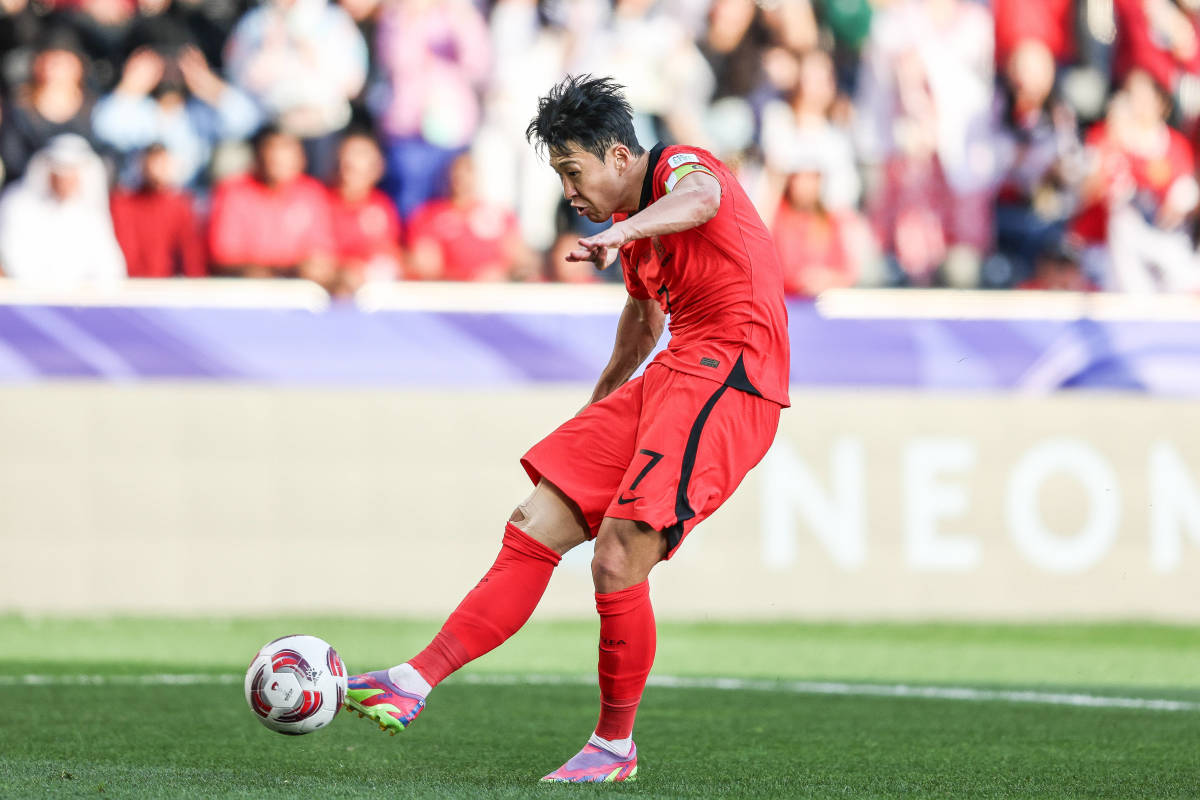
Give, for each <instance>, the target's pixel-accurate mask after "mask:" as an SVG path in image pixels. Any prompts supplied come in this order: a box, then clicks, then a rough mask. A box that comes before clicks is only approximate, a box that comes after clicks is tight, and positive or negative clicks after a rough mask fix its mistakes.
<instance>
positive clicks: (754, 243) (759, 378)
mask: <svg viewBox="0 0 1200 800" xmlns="http://www.w3.org/2000/svg"><path fill="white" fill-rule="evenodd" d="M692 172H704V173H706V174H708V175H711V176H713V177H714V178H716V179H717V181H718V182H720V184H721V205H720V208H719V209H718V210H717V214H716V216H714V217H713V218H712V219H710V220H709V221H708V222H705V223H704V224H702V225H698V226H696V227H694V228H691V229H689V230H686V231H681V232H679V233H672V234H666V235H663V236H652V237H649V238H646V239H637V240H635V241H632V242H629V243H628V244H625V245H624V246H622V247H621V267H622V270H623V272H624V275H625V286H626V288H627V289H628V290H629V294H630V296H632V297H635V298H639V299H649V298H655V299H657V300H658V304H659V305H660V306H661V307H662V309H663V311H664V312H666V313H667V314H668V315H669V329H670V331H671V341H670V343H669V344H668V345H667V348H666V349H665V350H663V351H662V352H661V353H659V354H658V356H656V357H655V359H654V360H655V362H657V363H661V364H663V365H664V366H667V367H670V368H672V369H675V370H678V371H680V372H685V373H688V374H690V375H697V376H699V377H702V378H709V379H711V380H713V381H716V382H718V383H722V384H725V385H728V386H730V387H733V388H735V389H740V390H742V391H746V392H749V393H751V394H756V395H759V396H761V397H764V398H766V399H767V400H770V401H772V402H775V403H778V404H780V405H782V406H787V405H789V399H788V368H789V366H790V363H791V352H790V345H789V341H788V326H787V308H786V306H785V305H784V302H783V271H782V269H781V267H780V264H779V258H778V255H777V253H776V250H775V245H774V244H773V243H772V241H771V234H770V232H769V231H768V230H767V227H766V225H764V224H763V221H762V219H761V218H760V217H759V216H758V212H757V211H756V210H755V208H754V206H753V205H752V204H751V202H750V198H749V197H748V196H747V195H746V192H745V190H743V189H742V187H741V184H739V182H738V180H737V178H736V177H734V175H733V173H732V172H730V171H729V169H728V167H726V166H725V165H724V164H722V163H721V161H720V160H719V159H717V158H716V156H714V155H713V154H712V153H709V152H708V151H706V150H702V149H700V148H698V147H687V146H680V145H674V146H671V147H664V146H663V145H662V144H659V145H657V146H655V147H654V149H653V150H651V151H650V162H649V166H648V167H647V169H646V180H645V182H644V183H643V185H642V197H641V204H640V208H639V210H640V209H641V208H645V207H646V206H648V205H649V204H650V203H652V202H654V201H655V200H658V199H659V198H661V197H663V196H665V195H666V194H668V193H669V192H671V191H672V190H674V189H675V186H676V184H677V183H678V182H679V181H680V180H682V179H683V178H685V177H687V176H688V175H689V174H691V173H692ZM627 216H628V215H626V214H615V215H614V216H613V219H614V220H615V221H619V220H622V219H625V218H626V217H627Z"/></svg>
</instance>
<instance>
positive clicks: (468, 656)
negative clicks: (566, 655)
mask: <svg viewBox="0 0 1200 800" xmlns="http://www.w3.org/2000/svg"><path fill="white" fill-rule="evenodd" d="M586 532H587V527H586V525H585V523H584V521H583V518H582V516H581V515H580V514H579V511H578V509H577V508H576V507H575V505H574V504H573V503H572V502H571V501H570V500H568V499H567V497H566V495H564V494H563V493H562V492H561V491H559V490H558V488H557V487H555V486H554V485H553V484H551V483H550V482H549V481H546V480H542V481H540V482H539V483H538V485H537V487H536V488H535V489H534V491H533V494H531V495H530V496H529V498H528V499H527V500H526V501H525V502H524V503H522V504H521V505H520V506H518V507H517V510H516V511H514V512H513V515H512V517H511V518H510V519H509V522H508V525H507V526H505V530H504V542H503V544H502V546H501V548H500V554H499V555H498V556H496V561H495V563H493V564H492V568H491V569H490V570H488V573H487V574H486V575H485V576H484V577H483V579H482V580H480V581H479V583H478V584H476V586H475V588H474V589H472V590H471V591H470V592H468V593H467V596H466V597H464V598H463V601H462V602H461V603H460V604H459V606H458V608H456V609H455V610H454V613H452V614H451V615H450V617H449V618H448V619H447V620H446V623H445V624H444V625H443V626H442V629H441V630H440V631H439V632H438V634H437V636H435V637H434V639H433V641H432V642H430V644H429V646H428V647H426V648H425V649H424V650H422V651H421V652H420V653H418V654H417V655H416V656H414V657H413V658H411V659H409V660H408V661H406V662H405V663H403V664H398V665H396V666H394V667H392V668H391V669H381V670H376V671H375V672H367V673H364V674H362V675H354V676H352V677H351V678H350V679H349V685H348V689H347V692H346V710H347V711H351V712H358V714H359V716H361V717H367V718H369V719H370V720H371V721H372V722H374V723H375V724H377V725H379V727H380V729H382V730H385V731H388V732H390V733H392V734H395V733H397V732H399V731H402V730H404V729H405V728H407V727H408V726H409V725H410V724H412V722H413V720H415V719H416V718H417V715H419V714H420V713H421V712H422V711H423V710H424V708H425V699H426V698H427V697H428V696H429V693H430V692H431V691H432V690H433V687H435V686H437V685H438V684H439V683H441V682H442V680H444V679H445V678H446V676H448V675H450V674H451V673H452V672H454V671H455V670H457V669H458V668H459V667H461V666H462V665H463V664H466V663H467V662H468V661H472V660H474V659H476V658H479V657H480V656H481V655H483V654H484V653H487V652H490V651H491V650H492V649H494V648H496V647H497V646H499V645H501V644H503V643H504V642H505V641H506V640H507V639H508V638H509V637H510V636H512V635H513V634H514V633H516V632H517V631H518V630H519V629H520V628H521V626H522V625H524V624H525V621H526V620H528V619H529V615H530V614H532V613H533V609H534V608H536V607H537V604H538V601H539V600H541V598H542V595H543V594H544V593H545V591H546V585H547V584H548V583H549V582H550V576H551V574H553V572H554V568H555V567H556V566H557V565H558V562H559V561H560V560H561V558H562V554H563V553H565V552H567V551H568V550H570V549H571V548H572V547H575V546H576V545H578V544H581V543H583V542H584V541H585V540H586V539H587V535H586Z"/></svg>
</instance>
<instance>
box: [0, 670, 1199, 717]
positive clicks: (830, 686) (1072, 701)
mask: <svg viewBox="0 0 1200 800" xmlns="http://www.w3.org/2000/svg"><path fill="white" fill-rule="evenodd" d="M452 681H453V682H454V683H465V684H470V685H475V686H595V685H596V678H595V677H594V676H583V675H479V674H468V675H459V676H456V677H455V678H453V679H452ZM241 682H242V677H241V676H239V675H230V674H216V675H204V674H194V675H189V674H179V673H159V674H149V675H0V687H6V686H205V685H234V684H240V683H241ZM649 684H650V686H653V687H658V688H663V689H709V690H716V691H743V692H744V691H750V692H781V693H784V694H804V695H836V696H842V697H903V698H912V699H918V700H959V701H966V702H976V703H978V702H998V703H1032V704H1036V705H1051V706H1077V707H1083V708H1129V709H1138V710H1143V711H1200V702H1195V701H1189V700H1166V699H1160V698H1147V697H1112V696H1108V695H1098V694H1083V693H1073V692H1041V691H1034V690H1012V689H971V688H967V687H962V686H909V685H907V684H903V683H897V684H874V683H835V682H826V681H772V680H753V679H746V678H682V677H675V676H671V675H655V676H651V678H650V681H649Z"/></svg>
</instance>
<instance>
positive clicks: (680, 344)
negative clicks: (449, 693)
mask: <svg viewBox="0 0 1200 800" xmlns="http://www.w3.org/2000/svg"><path fill="white" fill-rule="evenodd" d="M526 136H527V138H528V139H529V140H530V141H531V142H532V143H533V145H534V146H535V147H536V148H538V149H544V150H545V152H546V153H547V154H548V157H549V161H550V165H551V166H552V167H553V168H554V170H555V172H556V173H558V175H559V177H560V178H561V180H562V187H563V194H564V195H565V197H566V199H567V200H568V201H569V202H570V204H571V206H572V207H573V208H574V209H575V210H576V212H577V213H578V214H581V215H585V216H587V217H588V219H590V220H592V221H594V222H602V221H605V220H608V219H609V218H612V220H613V224H612V226H611V227H610V228H608V229H606V230H604V231H601V232H600V233H597V234H595V235H594V236H589V237H586V238H583V239H580V240H579V247H578V248H577V249H575V250H573V251H572V252H571V253H570V254H569V255H568V258H569V259H571V260H573V261H591V262H593V263H594V264H595V265H596V266H597V267H598V268H600V269H603V268H605V266H607V264H608V263H609V259H608V251H609V249H610V248H620V250H619V253H620V263H621V267H622V269H623V270H624V276H625V285H626V287H627V289H628V290H629V298H628V300H627V301H626V304H625V308H624V311H623V312H622V313H621V317H620V321H619V322H618V323H617V332H616V343H615V344H614V346H613V354H612V358H611V360H610V361H609V363H608V365H607V366H606V367H605V368H604V370H603V372H602V373H601V375H600V378H599V381H598V382H597V384H596V388H595V391H593V392H592V396H591V399H590V400H589V402H588V405H587V406H585V407H584V409H583V410H582V411H580V412H579V413H578V414H577V415H576V416H575V417H574V418H573V419H570V420H568V421H567V422H565V423H563V424H562V425H561V426H559V428H558V429H557V430H555V431H553V432H552V433H551V434H550V435H549V436H547V437H546V438H545V439H543V440H542V441H541V442H539V443H537V444H536V445H534V447H533V448H532V449H531V450H530V451H529V452H528V453H526V454H525V456H524V458H522V459H521V465H522V466H523V467H524V468H525V471H526V472H527V473H528V474H529V477H530V480H532V482H533V484H534V487H535V488H534V490H533V493H532V494H531V495H530V496H529V497H528V498H527V499H526V500H525V501H524V502H523V503H521V504H520V505H519V506H517V508H516V510H515V511H514V512H513V514H512V517H511V518H510V519H509V521H508V525H507V526H506V528H505V531H504V540H503V544H502V546H501V549H500V554H499V555H498V556H497V558H496V562H495V564H494V565H493V566H492V568H491V569H490V570H489V571H488V573H487V574H486V575H485V576H484V577H483V579H482V580H481V581H480V582H479V583H478V584H477V585H476V586H475V588H474V589H472V590H471V591H470V592H469V593H468V594H467V596H466V597H465V598H464V599H463V601H462V603H461V604H460V605H459V606H458V608H457V609H455V610H454V612H453V613H452V614H451V615H450V617H449V619H447V620H446V623H445V625H444V626H443V627H442V629H441V631H440V632H439V633H438V634H437V636H435V637H434V639H433V641H432V642H431V643H430V644H429V646H428V647H426V648H425V649H424V650H422V651H421V652H420V653H418V654H417V655H416V656H414V657H413V658H411V659H409V660H408V661H407V662H405V663H403V664H400V665H398V666H395V667H392V668H391V669H385V670H378V671H376V672H369V673H366V674H364V675H356V676H354V677H352V678H350V684H349V692H348V695H347V699H346V703H347V706H348V709H349V710H354V711H358V712H359V714H360V715H364V716H368V717H370V718H371V719H372V720H373V721H375V722H376V723H378V724H379V726H380V727H381V728H383V729H385V730H389V731H391V732H392V733H395V732H396V731H398V730H402V729H403V728H405V727H407V726H408V725H409V724H410V723H412V721H413V720H414V719H416V717H417V715H418V714H420V713H421V710H422V709H423V708H424V707H425V700H426V697H427V696H428V695H429V693H430V691H431V690H432V689H433V687H434V686H436V685H437V684H438V683H440V682H441V681H442V680H443V679H445V678H446V676H447V675H449V674H451V673H452V672H454V671H455V670H457V669H458V668H459V667H461V666H462V665H463V664H466V663H467V662H468V661H471V660H472V659H475V658H478V657H479V656H481V655H483V654H484V653H487V652H489V651H490V650H492V649H493V648H495V647H497V646H498V645H500V644H501V643H503V642H504V641H505V640H507V639H508V638H509V637H510V636H512V635H513V634H514V633H516V632H517V630H518V629H519V628H520V627H521V626H522V625H523V624H524V623H525V621H526V620H527V619H528V618H529V615H530V614H531V613H533V609H534V607H535V606H537V604H538V601H539V600H540V599H541V597H542V594H543V593H544V592H545V589H546V585H547V583H548V582H549V580H550V575H551V573H552V572H553V571H554V567H555V566H557V564H558V563H559V560H560V558H561V557H562V555H563V554H564V553H566V552H567V551H568V550H570V549H571V548H573V547H575V546H577V545H579V544H582V543H583V542H584V541H586V540H588V539H594V540H595V555H594V556H593V558H592V576H593V579H594V583H595V588H596V610H597V611H598V612H599V614H600V658H599V682H600V718H599V722H598V723H597V725H596V729H595V732H594V733H593V734H592V736H591V738H590V739H589V740H588V742H587V744H586V745H585V746H584V748H583V749H582V750H581V751H580V752H579V753H578V754H577V755H576V756H574V757H573V758H571V759H570V760H569V761H567V763H565V764H564V765H563V766H561V767H559V768H558V769H556V770H555V771H553V772H551V773H550V774H549V775H547V776H545V777H544V778H543V779H542V780H545V781H570V782H601V781H622V780H629V779H632V778H633V777H634V775H635V774H636V773H637V748H636V747H635V746H634V743H633V722H634V716H635V715H636V713H637V707H638V703H639V702H640V700H641V697H642V691H643V689H644V687H645V685H646V678H647V676H648V675H649V673H650V667H651V664H652V663H653V661H654V648H655V625H654V612H653V611H652V609H651V607H650V593H649V587H648V584H647V576H648V575H649V573H650V571H651V569H653V568H654V566H655V565H656V564H658V563H659V562H660V561H663V560H665V559H669V558H670V557H671V556H672V555H673V554H674V553H675V551H676V550H677V549H678V548H679V546H680V545H681V544H682V542H683V540H684V538H685V537H686V536H687V535H688V533H689V532H690V531H691V530H692V528H694V527H695V526H696V524H697V523H699V522H700V521H701V520H702V519H704V518H705V517H707V516H708V515H709V514H711V513H712V512H713V511H715V510H716V509H717V508H718V507H719V506H720V505H721V503H723V502H724V501H725V499H726V498H728V497H729V496H730V495H731V494H732V493H733V491H734V489H736V488H737V486H738V484H739V483H740V482H741V480H742V478H743V477H745V475H746V473H747V472H749V470H750V469H751V468H752V467H754V465H755V464H757V463H758V462H759V461H760V460H761V459H762V457H763V456H764V455H765V454H766V452H767V449H768V448H769V447H770V445H771V442H772V440H773V439H774V437H775V431H776V429H777V427H778V425H779V413H780V410H781V409H782V408H784V407H786V406H787V405H788V394H787V385H788V365H789V347H788V332H787V311H786V309H785V307H784V303H783V282H782V277H781V270H780V267H779V262H778V260H777V257H776V253H775V248H774V246H773V245H772V242H771V238H770V234H769V233H768V232H767V229H766V227H765V226H764V225H763V223H762V221H761V220H760V219H759V217H758V215H757V213H756V212H755V210H754V207H753V206H752V205H751V203H750V200H749V198H748V197H747V196H746V193H745V192H744V191H743V190H742V189H741V187H740V186H739V185H738V182H737V179H736V178H735V177H734V176H733V174H732V173H731V172H730V171H729V169H728V168H727V167H726V166H725V165H724V164H722V163H721V162H720V161H719V160H718V159H716V158H715V157H713V155H712V154H710V153H708V152H706V151H704V150H701V149H699V148H696V147H686V146H671V147H664V146H663V145H662V144H658V145H656V146H655V147H654V148H653V149H652V150H650V151H648V152H647V151H646V150H645V149H644V148H642V147H641V146H640V145H639V144H638V142H637V139H636V138H635V136H634V132H633V124H632V114H631V110H630V107H629V104H628V103H627V102H626V100H625V98H624V96H623V95H622V93H621V87H620V86H618V85H617V84H615V83H614V82H613V81H611V80H610V79H607V78H593V77H591V76H581V77H568V78H566V79H565V80H563V81H562V82H561V83H559V84H558V85H557V86H555V87H554V88H553V89H552V90H551V91H550V92H549V94H547V95H546V96H545V97H543V98H542V99H541V101H540V102H539V105H538V113H537V116H536V117H535V118H534V119H533V121H532V122H531V123H530V124H529V128H528V130H527V131H526ZM666 316H669V317H670V330H671V340H670V344H669V346H668V347H667V349H666V350H664V351H662V352H661V353H659V354H658V356H656V357H655V358H654V360H653V361H652V362H651V363H650V364H649V365H648V366H647V367H646V370H645V372H644V374H643V375H642V376H640V377H637V378H633V379H632V380H631V379H630V378H631V376H632V375H633V373H634V372H635V370H636V369H637V368H638V366H639V365H641V363H642V361H643V360H645V358H646V357H647V356H648V355H649V354H650V352H651V351H652V350H653V348H654V346H655V344H656V342H657V341H658V338H659V334H660V333H661V332H662V328H663V323H664V319H665V317H666Z"/></svg>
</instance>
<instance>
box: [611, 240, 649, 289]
mask: <svg viewBox="0 0 1200 800" xmlns="http://www.w3.org/2000/svg"><path fill="white" fill-rule="evenodd" d="M617 253H618V256H617V261H618V262H619V263H620V266H621V276H622V277H623V278H624V279H625V290H626V291H628V292H629V296H630V297H632V298H634V299H635V300H649V299H650V292H649V290H647V289H646V284H644V283H642V279H641V278H639V277H638V274H637V257H636V256H635V255H634V249H633V246H632V244H630V245H626V246H625V247H622V248H621V249H620V250H618V251H617Z"/></svg>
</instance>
